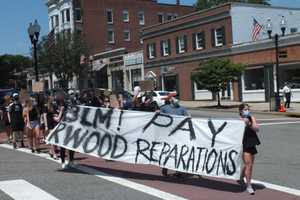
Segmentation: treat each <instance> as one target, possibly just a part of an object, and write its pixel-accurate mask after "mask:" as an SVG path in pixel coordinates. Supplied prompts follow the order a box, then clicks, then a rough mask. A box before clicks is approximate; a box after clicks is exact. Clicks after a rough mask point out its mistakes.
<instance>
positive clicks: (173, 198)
mask: <svg viewBox="0 0 300 200" xmlns="http://www.w3.org/2000/svg"><path fill="white" fill-rule="evenodd" d="M0 147H3V148H6V149H13V147H12V146H11V145H8V144H0ZM17 151H21V152H24V153H28V154H31V155H34V156H39V157H42V158H46V159H48V160H51V161H54V162H57V163H60V161H59V160H53V158H51V157H50V156H49V155H48V154H45V153H40V154H32V153H31V150H29V149H25V148H19V149H17ZM73 168H75V169H77V170H80V171H82V172H85V173H87V174H91V175H94V176H96V177H98V178H101V179H105V180H107V181H110V182H113V183H117V184H120V185H122V186H125V187H128V188H131V189H134V190H137V191H140V192H143V193H146V194H149V195H151V196H155V197H158V198H160V199H165V200H187V199H185V198H183V197H180V196H177V195H174V194H171V193H168V192H164V191H161V190H158V189H155V188H152V187H149V186H146V185H143V184H139V183H136V182H133V181H129V180H127V179H124V178H120V177H116V176H113V175H110V174H107V173H104V172H101V171H99V170H95V169H93V168H90V167H85V166H80V165H74V167H73ZM26 200H27V199H26ZM30 200H31V199H30ZM38 200H40V199H38Z"/></svg>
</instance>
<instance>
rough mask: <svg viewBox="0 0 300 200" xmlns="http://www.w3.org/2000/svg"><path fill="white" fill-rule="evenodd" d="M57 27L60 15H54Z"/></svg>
mask: <svg viewBox="0 0 300 200" xmlns="http://www.w3.org/2000/svg"><path fill="white" fill-rule="evenodd" d="M54 21H55V27H58V26H59V15H54Z"/></svg>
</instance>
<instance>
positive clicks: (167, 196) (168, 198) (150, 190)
mask: <svg viewBox="0 0 300 200" xmlns="http://www.w3.org/2000/svg"><path fill="white" fill-rule="evenodd" d="M298 123H300V122H298ZM0 147H3V148H6V149H13V148H12V146H11V145H8V144H0ZM17 150H18V151H22V152H25V153H28V154H31V155H35V156H39V157H42V158H46V159H48V160H51V161H54V162H57V163H60V161H59V160H53V159H52V158H51V157H50V156H49V155H48V154H45V153H40V154H32V153H31V151H30V150H29V149H17ZM74 168H75V169H77V170H80V171H83V172H85V173H88V174H91V175H94V176H96V177H98V178H101V179H105V180H108V181H111V182H114V183H117V184H120V185H123V186H126V187H129V188H132V189H134V190H138V191H141V192H144V193H147V194H150V195H152V196H156V197H159V198H162V199H165V200H173V199H174V200H185V198H183V197H180V196H176V195H173V194H170V193H167V192H163V191H160V190H158V189H155V188H151V187H149V186H145V185H142V184H139V183H135V182H133V181H129V180H127V179H124V178H120V177H116V176H112V175H110V174H106V173H104V172H101V171H99V170H96V169H93V168H90V167H85V166H80V165H74ZM252 183H257V184H262V185H264V186H265V187H266V188H269V189H272V190H277V191H280V192H284V193H288V194H291V195H295V196H300V190H297V189H294V188H289V187H285V186H280V185H276V184H272V183H268V182H263V181H259V180H252ZM26 200H27V199H26Z"/></svg>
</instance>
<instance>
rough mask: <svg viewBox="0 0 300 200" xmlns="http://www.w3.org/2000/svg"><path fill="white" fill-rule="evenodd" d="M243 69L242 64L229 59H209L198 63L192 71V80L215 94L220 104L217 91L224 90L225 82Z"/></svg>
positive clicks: (231, 79)
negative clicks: (197, 66)
mask: <svg viewBox="0 0 300 200" xmlns="http://www.w3.org/2000/svg"><path fill="white" fill-rule="evenodd" d="M244 69H245V66H244V65H241V64H234V63H232V62H231V61H230V60H229V59H211V60H208V61H206V62H205V63H203V64H200V66H199V68H197V69H196V70H195V71H194V72H193V73H192V80H193V81H194V82H196V84H198V85H199V86H200V87H202V88H205V89H207V90H209V91H211V92H212V93H213V94H217V98H218V106H221V101H220V94H219V92H220V91H222V90H226V88H227V84H228V83H229V82H230V81H233V80H235V79H236V78H237V77H239V76H240V75H241V73H242V71H243V70H244Z"/></svg>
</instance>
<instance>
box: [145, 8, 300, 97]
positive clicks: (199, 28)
mask: <svg viewBox="0 0 300 200" xmlns="http://www.w3.org/2000/svg"><path fill="white" fill-rule="evenodd" d="M282 16H284V17H282ZM299 17H300V10H297V9H287V8H281V7H271V6H261V5H255V4H241V3H228V4H223V5H221V6H218V7H215V8H211V9H208V10H203V11H198V12H195V13H192V14H189V15H186V16H182V17H179V18H177V19H175V20H173V21H170V22H166V23H163V24H161V25H156V26H151V27H146V28H144V29H143V33H142V34H143V44H144V61H145V73H148V72H152V73H154V74H155V75H156V77H157V82H158V83H159V86H160V88H161V89H163V90H176V91H177V92H178V93H179V95H180V99H183V100H204V99H212V98H213V96H212V94H211V93H210V92H209V91H207V90H205V89H204V88H201V87H199V86H197V85H196V84H195V83H193V82H192V81H191V73H192V72H193V70H195V69H196V68H198V67H199V66H200V63H202V62H204V61H205V60H207V59H212V58H218V57H227V58H230V59H232V61H233V62H235V63H243V64H246V65H247V70H246V71H245V72H244V74H243V76H242V77H241V80H240V81H239V82H234V83H230V84H228V88H227V90H225V91H222V94H221V95H222V97H224V98H229V99H232V100H237V101H239V100H243V101H266V100H268V97H269V96H270V95H269V96H268V95H267V94H266V92H265V91H266V90H268V91H274V89H275V88H276V87H277V86H276V85H274V82H275V81H274V80H275V79H276V76H275V75H276V73H275V71H274V70H273V68H272V67H271V68H272V71H270V70H271V68H270V66H274V63H275V58H276V57H275V50H274V42H273V40H270V39H268V34H267V30H268V29H267V25H266V23H267V22H268V23H269V24H271V26H272V28H273V33H281V28H282V26H281V25H280V24H281V23H282V20H283V19H284V23H285V25H286V24H287V26H286V31H285V33H286V36H285V37H282V38H281V40H280V45H283V43H282V42H283V41H285V39H286V38H293V43H292V44H290V43H289V45H291V46H287V47H286V48H287V49H286V50H283V51H286V52H287V53H290V51H291V50H289V49H290V48H292V46H293V45H298V38H299V37H297V36H298V35H297V34H295V32H297V30H298V29H299V28H300V27H299V24H298V23H297V22H296V20H297V19H298V18H299ZM254 20H256V21H257V22H258V23H259V24H260V25H261V28H262V30H261V31H260V32H259V34H258V41H252V39H253V38H252V34H253V32H252V30H253V22H254ZM270 22H271V23H270ZM275 22H276V24H275ZM293 34H295V35H293ZM253 45H254V46H253ZM250 47H251V48H250ZM256 47H257V48H256ZM258 47H259V48H258ZM249 49H256V50H255V51H259V52H260V53H261V54H262V55H263V56H265V60H263V62H261V63H256V62H257V60H259V59H256V56H262V55H261V54H257V53H256V52H255V51H254V50H253V51H250V50H249ZM247 50H249V51H247ZM289 55H290V54H287V58H285V59H283V60H282V59H281V60H280V63H281V66H282V67H280V69H281V71H283V65H284V63H290V62H296V63H297V61H296V60H293V59H292V58H290V56H289ZM285 68H286V69H287V68H289V67H285ZM267 69H268V70H267ZM258 73H259V74H258ZM268 73H272V76H269V77H267V75H266V74H268ZM284 77H286V78H284ZM287 77H288V75H285V76H283V77H282V79H280V87H282V84H283V82H284V81H287V80H286V79H288V78H287ZM297 77H298V75H297V76H296V75H295V77H293V78H294V79H297ZM267 78H269V80H271V81H269V83H268V84H266V79H267ZM258 79H259V81H258ZM267 87H268V88H267ZM296 90H297V89H295V92H296ZM294 100H295V99H294Z"/></svg>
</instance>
